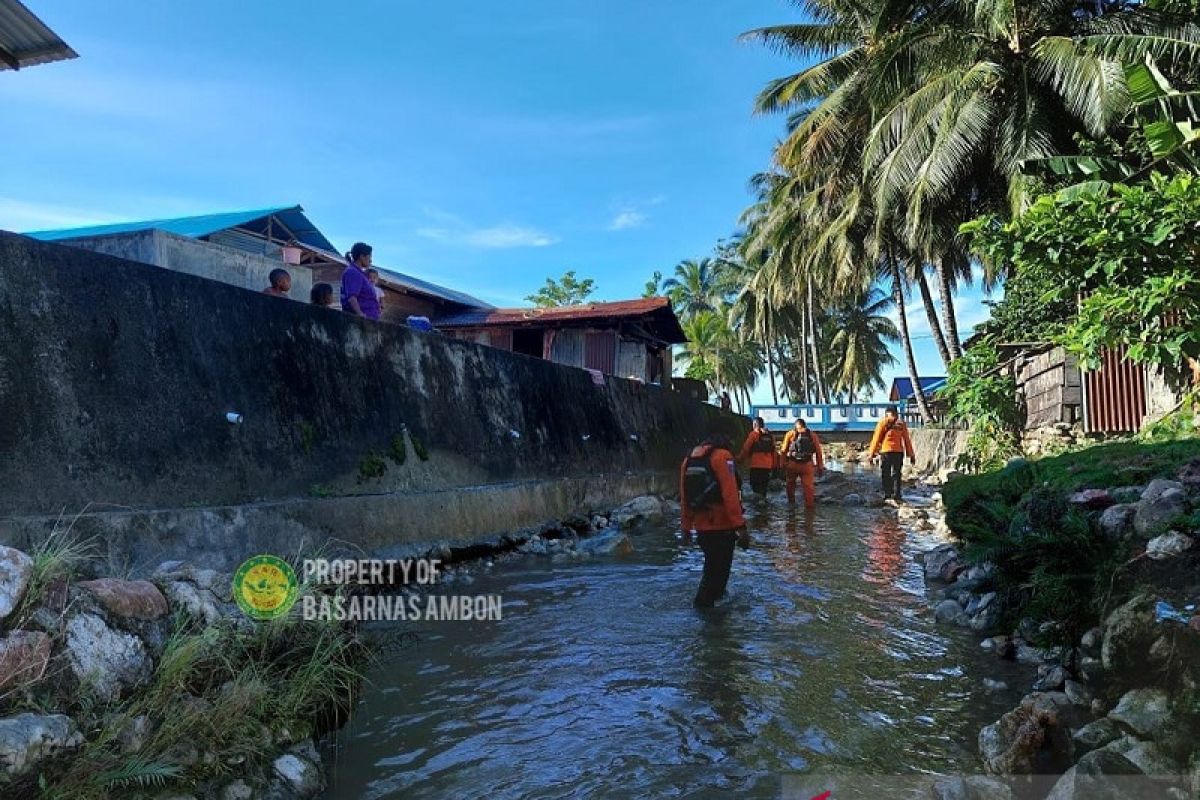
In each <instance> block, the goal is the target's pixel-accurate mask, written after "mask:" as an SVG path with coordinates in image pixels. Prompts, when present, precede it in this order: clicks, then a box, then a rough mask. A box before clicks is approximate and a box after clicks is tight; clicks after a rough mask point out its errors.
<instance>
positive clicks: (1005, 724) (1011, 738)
mask: <svg viewBox="0 0 1200 800" xmlns="http://www.w3.org/2000/svg"><path fill="white" fill-rule="evenodd" d="M1063 700H1064V702H1065V697H1064V698H1063ZM1059 708H1060V705H1059V703H1058V702H1057V701H1056V699H1055V698H1053V697H1052V696H1050V695H1043V694H1031V695H1029V696H1027V697H1025V699H1023V700H1022V701H1021V704H1020V705H1019V706H1017V707H1016V708H1014V709H1013V710H1012V711H1009V712H1008V713H1007V714H1005V715H1004V716H1002V717H1000V719H999V720H998V721H996V722H993V723H992V724H991V725H988V726H986V727H985V728H983V729H982V730H981V731H980V732H979V754H980V756H981V757H982V758H983V765H984V769H985V770H986V771H987V772H988V773H989V774H991V775H1031V774H1032V775H1044V774H1053V773H1058V772H1062V771H1063V770H1065V769H1066V768H1067V767H1068V766H1069V765H1070V763H1071V757H1072V753H1073V749H1072V748H1073V745H1072V743H1071V733H1070V730H1069V729H1068V728H1067V726H1066V724H1065V723H1064V721H1063V720H1062V719H1061V718H1060V715H1059Z"/></svg>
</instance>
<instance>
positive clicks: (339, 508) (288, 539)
mask: <svg viewBox="0 0 1200 800" xmlns="http://www.w3.org/2000/svg"><path fill="white" fill-rule="evenodd" d="M676 483H677V475H676V474H675V473H671V472H639V473H629V474H609V475H596V476H590V477H574V478H549V479H545V480H533V481H522V482H516V483H502V484H490V485H486V486H474V487H459V488H455V489H446V490H443V491H433V492H388V493H384V494H369V495H356V496H345V497H329V498H294V499H291V500H281V501H275V502H267V503H247V504H243V505H237V506H219V507H212V508H176V509H167V510H159V511H97V512H90V513H86V514H83V515H80V516H77V517H73V516H69V515H63V516H14V517H8V518H6V519H0V542H3V543H5V544H8V545H10V546H12V547H17V548H20V549H24V550H31V549H33V547H34V546H35V545H36V544H37V543H38V542H41V541H44V540H45V539H46V538H47V537H48V536H49V535H50V534H51V533H52V532H53V531H54V530H55V529H56V528H57V529H59V530H67V529H70V535H71V536H72V537H75V538H77V539H79V540H81V541H86V542H88V543H89V545H90V546H92V547H93V548H94V549H93V554H94V555H95V556H96V557H97V558H99V559H100V560H102V561H103V562H105V571H107V572H115V573H119V574H126V573H130V574H142V573H145V572H148V571H150V570H151V569H153V567H155V566H156V565H158V564H160V563H162V562H163V561H171V560H181V561H188V562H190V563H193V564H196V565H197V566H202V567H208V568H211V569H217V570H223V571H229V572H232V571H233V570H234V569H236V568H237V566H238V564H240V563H241V562H242V561H244V560H245V559H246V558H248V557H249V556H252V555H256V554H259V553H275V554H280V555H294V554H313V553H317V552H319V553H321V555H323V556H326V557H348V558H361V557H363V556H364V555H367V554H369V555H374V556H380V557H393V558H401V557H409V556H416V555H420V554H422V553H425V552H427V551H428V550H429V549H430V548H431V547H434V546H437V545H443V544H444V545H447V546H451V547H453V546H457V545H467V544H476V543H479V542H485V541H490V540H496V539H497V538H498V537H499V536H500V535H501V534H505V533H511V532H514V531H518V530H521V529H524V528H529V527H537V526H539V525H542V524H545V523H552V522H557V521H560V520H562V519H563V518H564V517H567V516H570V515H572V514H577V513H586V512H589V511H597V512H607V511H609V510H611V509H613V508H615V507H616V506H618V505H620V504H621V503H622V502H624V501H625V500H627V499H629V498H631V497H636V496H638V495H643V494H662V493H668V492H673V491H674V490H675V489H676V488H677V487H676Z"/></svg>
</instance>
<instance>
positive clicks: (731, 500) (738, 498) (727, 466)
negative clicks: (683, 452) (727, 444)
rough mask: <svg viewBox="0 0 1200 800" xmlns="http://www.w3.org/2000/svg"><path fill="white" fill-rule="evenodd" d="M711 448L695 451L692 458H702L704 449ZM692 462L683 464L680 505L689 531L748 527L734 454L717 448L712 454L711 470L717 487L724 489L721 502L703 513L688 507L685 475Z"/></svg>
mask: <svg viewBox="0 0 1200 800" xmlns="http://www.w3.org/2000/svg"><path fill="white" fill-rule="evenodd" d="M706 447H710V445H707V444H702V445H699V446H697V447H696V448H695V449H694V450H692V452H691V455H690V456H689V457H688V458H699V457H700V456H702V455H703V454H704V449H705V448H706ZM687 464H688V459H687V458H685V459H684V460H683V463H682V464H680V465H679V504H680V506H682V509H681V516H682V519H681V520H680V522H681V523H682V526H683V529H684V530H685V531H692V530H694V531H698V532H700V533H704V532H705V531H732V530H735V529H737V528H744V527H745V526H746V519H745V517H743V516H742V495H741V492H740V491H739V490H738V485H737V480H736V479H735V478H734V467H733V453H731V452H729V451H728V450H723V449H721V448H717V447H713V448H712V453H711V454H710V455H709V462H708V465H709V467H711V468H712V471H713V475H715V476H716V477H717V485H718V486H720V487H721V502H720V503H714V504H713V505H711V506H709V507H708V508H705V509H703V510H700V511H693V510H692V509H690V508H688V498H687V487H686V486H685V485H684V483H685V481H684V475H685V474H686V472H687Z"/></svg>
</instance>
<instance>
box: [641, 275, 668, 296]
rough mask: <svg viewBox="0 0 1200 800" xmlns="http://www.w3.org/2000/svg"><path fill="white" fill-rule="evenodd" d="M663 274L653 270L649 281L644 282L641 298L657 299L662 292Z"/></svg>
mask: <svg viewBox="0 0 1200 800" xmlns="http://www.w3.org/2000/svg"><path fill="white" fill-rule="evenodd" d="M662 284H663V274H662V273H661V272H660V271H658V270H654V274H653V275H651V276H650V280H648V281H646V288H645V289H643V290H642V297H658V296H659V295H660V294H662V291H663V285H662Z"/></svg>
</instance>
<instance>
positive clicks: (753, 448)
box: [737, 417, 779, 498]
mask: <svg viewBox="0 0 1200 800" xmlns="http://www.w3.org/2000/svg"><path fill="white" fill-rule="evenodd" d="M737 460H738V461H741V462H742V463H746V461H747V460H748V461H749V462H750V488H752V489H753V490H754V493H755V494H756V495H758V496H759V497H760V498H761V497H766V496H767V485H768V484H769V483H770V481H771V473H772V472H773V471H774V470H775V468H776V467H777V466H779V453H778V452H777V451H776V450H775V435H774V434H773V433H771V432H770V431H769V430H767V423H766V421H764V420H763V418H762V417H755V418H754V430H752V431H750V435H748V436H747V437H746V442H745V443H744V444H743V445H742V451H741V452H740V453H738V457H737Z"/></svg>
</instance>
